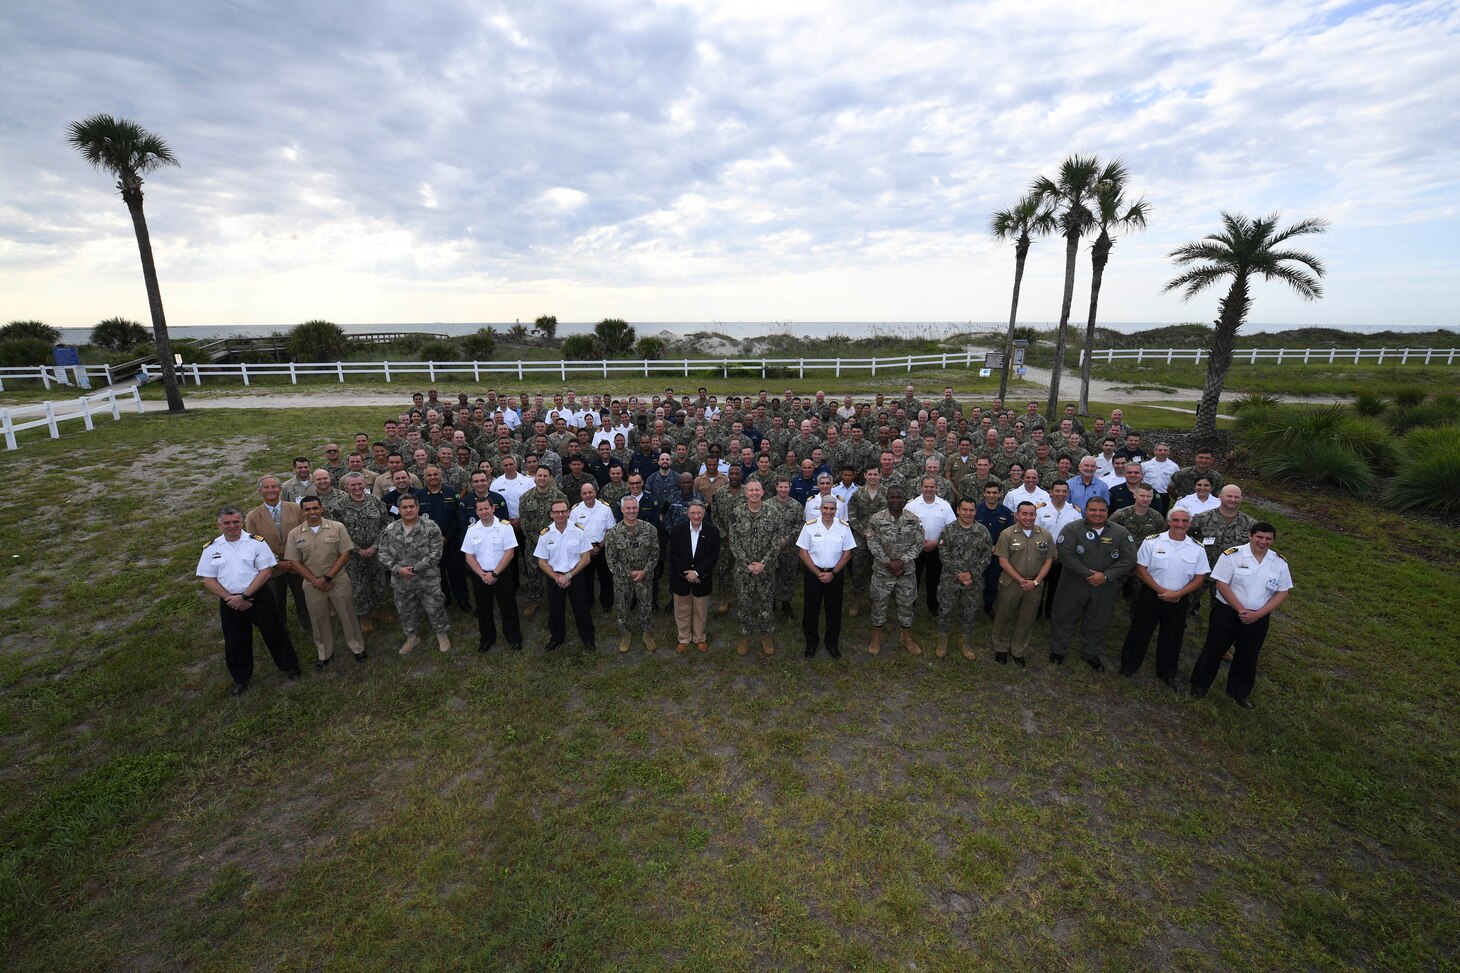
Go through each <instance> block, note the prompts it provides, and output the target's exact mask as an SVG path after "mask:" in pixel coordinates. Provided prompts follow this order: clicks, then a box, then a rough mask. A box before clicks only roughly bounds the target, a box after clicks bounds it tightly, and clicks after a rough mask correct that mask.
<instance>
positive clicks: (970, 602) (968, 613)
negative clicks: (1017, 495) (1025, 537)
mask: <svg viewBox="0 0 1460 973" xmlns="http://www.w3.org/2000/svg"><path fill="white" fill-rule="evenodd" d="M993 550H994V542H993V540H992V538H990V537H989V531H988V528H987V527H985V526H984V525H983V524H980V523H979V522H978V521H974V522H973V524H972V526H969V527H964V526H963V525H962V524H960V523H957V522H956V521H955V522H954V523H951V524H949V525H948V526H947V527H944V528H943V533H942V534H941V535H939V537H938V556H939V557H941V558H942V559H943V576H942V578H941V579H940V580H939V582H938V631H940V632H947V631H948V630H949V629H950V628H951V627H952V626H953V618H954V615H960V618H959V625H960V626H961V629H960V630H961V631H962V632H963V633H965V634H968V633H971V632H972V631H973V623H974V620H975V619H977V618H978V613H979V610H980V609H982V608H983V588H984V578H983V573H984V569H986V568H987V567H988V566H989V559H990V558H991V557H992V556H993ZM964 571H967V572H969V573H970V574H972V575H973V577H972V579H970V581H969V583H968V584H967V585H962V584H959V583H958V575H959V574H960V573H962V572H964Z"/></svg>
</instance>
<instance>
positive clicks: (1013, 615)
mask: <svg viewBox="0 0 1460 973" xmlns="http://www.w3.org/2000/svg"><path fill="white" fill-rule="evenodd" d="M1043 595H1044V582H1042V581H1041V582H1040V584H1039V587H1038V588H1035V589H1034V590H1033V591H1025V590H1024V589H1023V588H1020V587H1019V585H1017V584H1016V583H1015V582H1014V579H1013V578H1010V577H1009V576H1008V575H1007V574H1005V575H1001V576H1000V577H999V597H998V600H996V601H995V602H994V633H993V638H992V642H993V645H994V651H995V652H1008V653H1010V654H1012V655H1014V656H1015V657H1017V658H1023V657H1024V650H1025V649H1027V648H1029V636H1030V635H1031V634H1032V633H1033V632H1034V615H1035V613H1036V612H1037V611H1038V610H1039V599H1040V598H1041V597H1042V596H1043Z"/></svg>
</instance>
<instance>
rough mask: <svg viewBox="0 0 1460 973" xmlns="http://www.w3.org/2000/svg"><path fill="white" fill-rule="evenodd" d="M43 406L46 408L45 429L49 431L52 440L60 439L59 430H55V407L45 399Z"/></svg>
mask: <svg viewBox="0 0 1460 973" xmlns="http://www.w3.org/2000/svg"><path fill="white" fill-rule="evenodd" d="M45 406H46V427H47V428H48V429H50V430H51V438H52V439H60V438H61V430H59V429H57V428H56V410H55V407H54V406H52V405H51V400H50V399H46V401H45Z"/></svg>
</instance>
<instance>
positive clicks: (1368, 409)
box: [1354, 392, 1384, 417]
mask: <svg viewBox="0 0 1460 973" xmlns="http://www.w3.org/2000/svg"><path fill="white" fill-rule="evenodd" d="M1354 411H1355V412H1357V413H1358V414H1359V415H1361V416H1370V417H1374V416H1379V415H1381V414H1382V413H1383V412H1384V396H1382V395H1380V394H1379V393H1377V392H1360V393H1359V394H1358V395H1355V396H1354Z"/></svg>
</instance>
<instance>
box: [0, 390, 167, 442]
mask: <svg viewBox="0 0 1460 973" xmlns="http://www.w3.org/2000/svg"><path fill="white" fill-rule="evenodd" d="M128 399H130V400H131V401H132V402H133V403H134V404H135V405H136V407H137V413H138V414H139V415H140V414H141V412H142V396H141V394H140V393H139V392H138V391H137V387H136V386H135V385H134V386H132V387H131V388H130V389H126V390H125V391H122V392H120V393H119V392H118V391H117V390H116V389H111V388H109V389H104V390H102V391H100V392H95V393H93V394H91V395H82V396H79V397H77V398H75V399H62V400H59V401H54V402H53V401H49V400H48V401H45V402H42V403H40V404H39V405H22V406H16V407H15V408H13V409H0V431H3V432H4V435H5V448H6V449H15V448H16V447H17V445H18V444H17V443H16V441H15V434H16V433H18V432H23V431H25V430H26V429H39V428H40V427H41V426H45V427H47V429H49V430H50V433H51V438H52V439H60V438H61V430H60V428H59V424H60V423H62V422H65V421H66V420H68V419H80V420H81V421H82V422H83V423H85V424H86V428H87V430H88V431H89V430H91V429H94V428H95V423H94V422H93V421H92V420H93V419H94V418H95V417H96V416H98V415H105V414H106V413H108V412H110V413H111V416H112V419H113V420H116V421H120V420H121V418H122V402H124V401H126V400H128Z"/></svg>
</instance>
